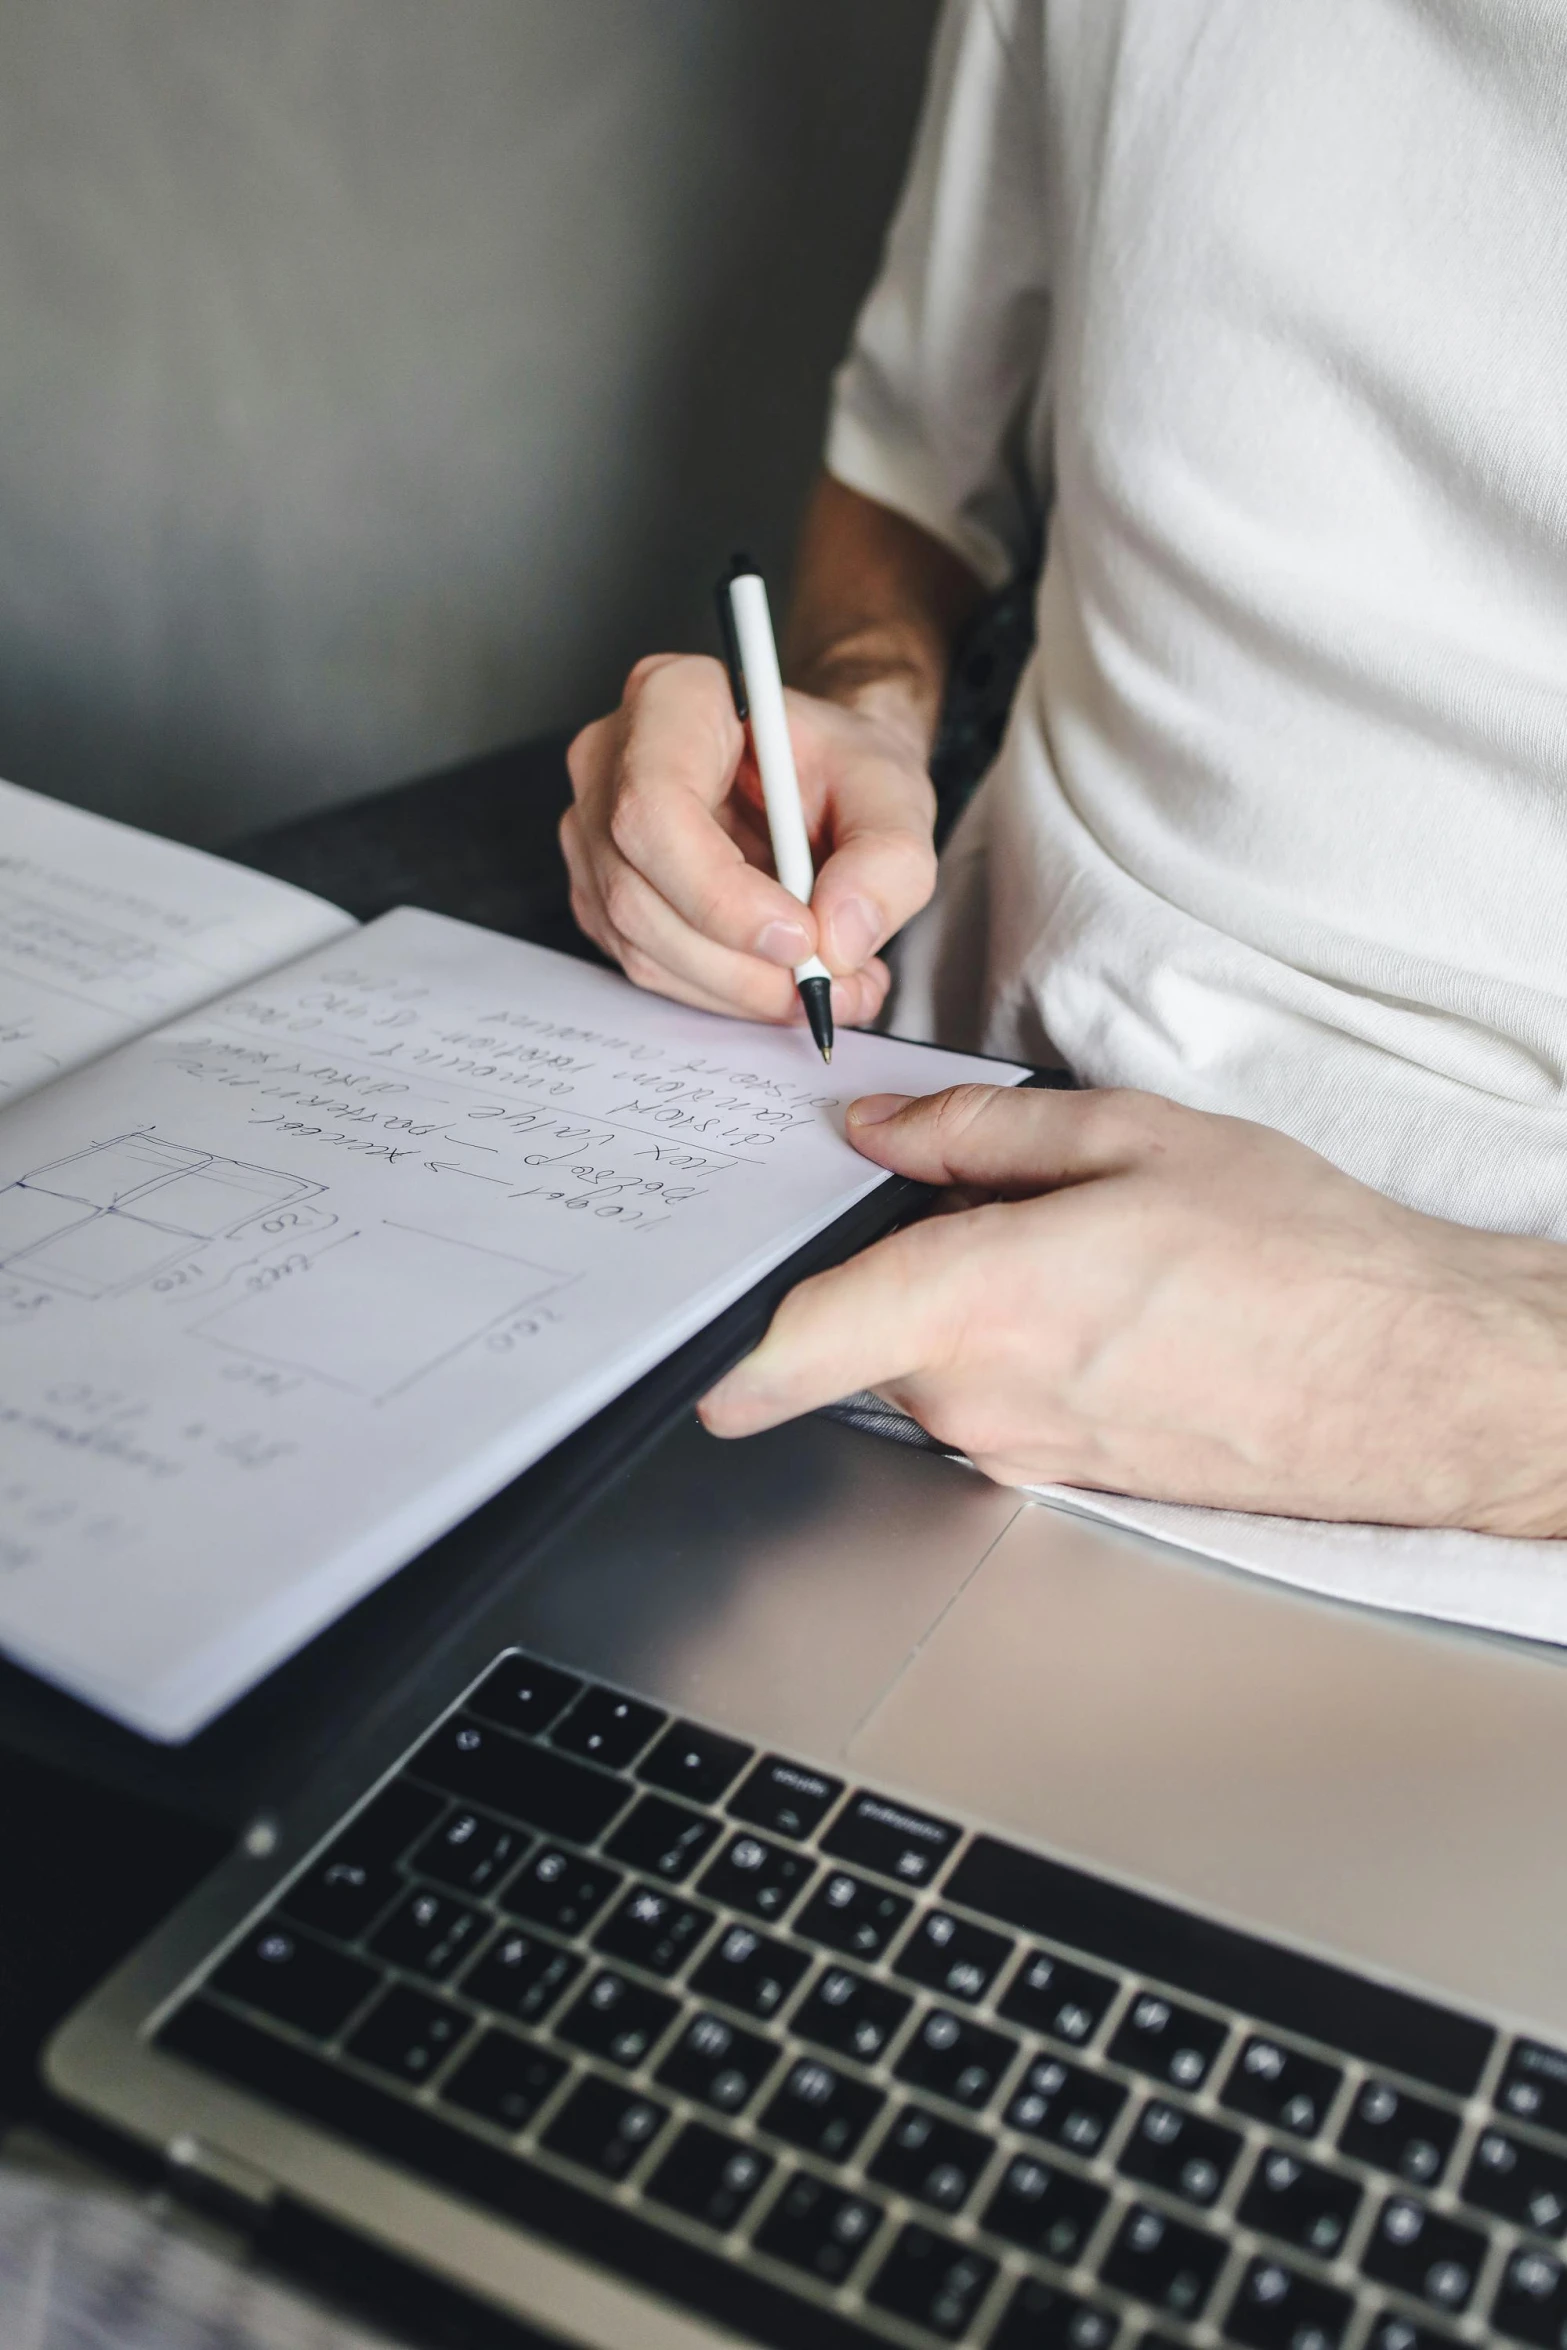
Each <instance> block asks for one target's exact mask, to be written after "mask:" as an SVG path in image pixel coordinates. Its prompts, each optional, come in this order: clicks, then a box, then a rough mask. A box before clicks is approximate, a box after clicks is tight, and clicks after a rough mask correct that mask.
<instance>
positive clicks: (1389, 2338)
mask: <svg viewBox="0 0 1567 2350" xmlns="http://www.w3.org/2000/svg"><path fill="white" fill-rule="evenodd" d="M1554 2339H1555V2337H1554V2336H1553V2337H1552V2340H1553V2342H1554ZM1365 2350H1459V2342H1458V2337H1457V2335H1456V2334H1443V2333H1439V2332H1438V2331H1437V2329H1436V2327H1435V2326H1417V2325H1415V2324H1414V2323H1413V2322H1412V2320H1411V2319H1409V2318H1407V2317H1402V2316H1400V2314H1399V2312H1398V2311H1397V2310H1396V2309H1384V2310H1383V2311H1382V2312H1381V2313H1380V2315H1379V2316H1377V2317H1374V2318H1373V2319H1372V2321H1371V2331H1370V2332H1369V2333H1368V2334H1367V2336H1366V2340H1365Z"/></svg>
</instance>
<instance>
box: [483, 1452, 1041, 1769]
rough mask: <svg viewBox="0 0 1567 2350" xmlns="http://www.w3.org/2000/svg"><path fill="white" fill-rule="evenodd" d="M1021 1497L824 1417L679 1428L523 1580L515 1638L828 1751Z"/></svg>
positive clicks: (805, 1752)
mask: <svg viewBox="0 0 1567 2350" xmlns="http://www.w3.org/2000/svg"><path fill="white" fill-rule="evenodd" d="M1022 1506H1023V1505H1022V1503H1021V1502H1020V1500H1019V1497H1018V1496H1017V1495H1016V1494H1015V1493H1008V1492H1005V1491H1003V1490H1002V1489H1001V1488H1000V1487H998V1486H994V1485H989V1484H987V1483H986V1482H985V1480H984V1479H983V1478H982V1477H976V1476H975V1475H974V1473H973V1471H972V1470H970V1469H963V1468H959V1467H957V1466H955V1465H954V1464H953V1463H952V1462H951V1461H947V1460H942V1459H941V1458H939V1457H938V1456H937V1455H935V1454H931V1453H921V1452H916V1451H913V1450H911V1449H910V1448H908V1447H906V1446H904V1445H900V1444H889V1443H881V1442H878V1441H877V1440H876V1439H875V1438H873V1437H868V1436H864V1435H860V1434H858V1433H856V1432H855V1431H854V1430H852V1429H849V1428H843V1427H839V1426H837V1425H835V1424H834V1423H833V1422H831V1421H828V1420H797V1421H795V1422H793V1423H792V1424H791V1425H790V1426H789V1427H786V1428H779V1429H775V1430H774V1431H773V1433H772V1434H771V1435H767V1436H754V1437H751V1438H750V1439H749V1440H748V1441H747V1442H746V1443H744V1444H720V1443H718V1442H717V1441H716V1439H715V1438H713V1437H710V1436H706V1435H704V1434H703V1432H702V1431H701V1429H700V1428H698V1427H697V1426H696V1424H695V1423H694V1422H692V1423H690V1424H688V1425H687V1426H686V1427H684V1428H681V1429H678V1430H676V1431H675V1432H673V1433H672V1434H671V1435H670V1436H669V1437H667V1438H666V1439H665V1440H664V1442H663V1443H662V1444H660V1445H659V1447H658V1448H657V1450H656V1451H655V1452H654V1453H652V1454H651V1455H650V1456H649V1458H648V1459H647V1460H646V1461H644V1462H643V1463H642V1464H641V1465H640V1466H639V1467H637V1468H636V1469H634V1470H633V1471H631V1473H630V1474H629V1475H628V1476H626V1477H625V1478H624V1479H623V1480H621V1481H620V1483H619V1484H618V1485H617V1486H616V1487H615V1488H614V1489H613V1490H612V1491H611V1492H609V1493H608V1494H606V1495H605V1497H604V1499H603V1501H602V1502H600V1503H599V1504H598V1506H597V1507H596V1508H595V1509H594V1510H593V1512H592V1513H591V1514H590V1515H589V1516H588V1517H587V1518H585V1519H584V1520H583V1521H582V1522H581V1523H580V1524H579V1525H578V1526H576V1527H575V1528H573V1529H572V1531H571V1532H570V1534H568V1535H567V1536H566V1537H564V1538H563V1539H562V1541H561V1542H560V1543H559V1544H558V1545H557V1546H556V1548H555V1550H554V1551H553V1553H552V1554H551V1555H550V1557H549V1558H548V1559H547V1560H546V1561H545V1562H544V1563H543V1565H542V1566H541V1568H540V1570H539V1572H538V1573H537V1574H536V1575H535V1576H534V1577H533V1578H532V1580H531V1581H530V1582H529V1584H528V1585H527V1587H526V1589H525V1592H524V1595H523V1605H522V1608H521V1609H520V1610H519V1612H518V1614H517V1616H516V1617H515V1618H514V1619H513V1620H512V1621H511V1622H510V1623H509V1624H508V1626H507V1632H508V1636H509V1637H510V1638H513V1639H516V1640H518V1641H520V1642H522V1643H523V1644H524V1645H525V1646H529V1647H533V1648H536V1649H538V1650H539V1651H540V1652H541V1653H542V1654H544V1655H545V1656H550V1657H554V1658H557V1659H558V1660H559V1661H560V1662H561V1663H563V1664H568V1665H576V1666H580V1667H581V1668H582V1670H583V1671H585V1672H589V1673H595V1674H600V1675H602V1676H603V1677H604V1678H605V1679H606V1680H611V1681H619V1682H621V1683H623V1684H624V1685H625V1686H626V1687H628V1688H631V1689H635V1690H638V1691H640V1692H641V1693H642V1694H643V1695H644V1696H648V1697H653V1698H657V1699H658V1700H659V1701H660V1702H661V1703H662V1704H665V1705H669V1706H672V1707H675V1708H677V1709H679V1710H680V1711H683V1712H687V1713H693V1714H697V1715H700V1716H701V1717H702V1718H703V1719H705V1720H707V1721H710V1722H714V1723H717V1724H721V1725H722V1726H723V1727H725V1728H728V1729H733V1730H734V1731H735V1732H736V1733H737V1734H738V1735H739V1736H741V1737H743V1738H747V1739H750V1740H752V1741H754V1742H756V1743H765V1744H768V1745H772V1746H776V1747H780V1748H782V1749H783V1750H784V1751H785V1752H793V1753H796V1754H799V1755H800V1756H802V1757H804V1758H807V1759H809V1760H812V1761H815V1762H820V1763H825V1764H831V1763H833V1762H835V1761H837V1760H838V1759H839V1758H840V1757H841V1756H842V1754H843V1752H844V1750H845V1748H846V1746H847V1744H848V1742H849V1740H850V1739H851V1738H852V1736H853V1735H854V1732H855V1730H856V1729H857V1728H858V1727H859V1725H860V1723H861V1722H862V1721H863V1720H864V1719H865V1717H866V1715H867V1714H869V1713H871V1712H872V1711H873V1710H874V1708H875V1707H876V1705H877V1704H878V1702H879V1701H880V1699H881V1698H882V1697H883V1696H884V1695H885V1693H886V1692H887V1690H888V1689H890V1688H891V1687H892V1685H893V1684H894V1682H895V1681H896V1680H897V1678H898V1675H899V1673H900V1672H901V1671H902V1670H903V1669H904V1667H905V1665H906V1664H907V1662H908V1659H909V1657H910V1656H911V1655H912V1654H913V1653H914V1652H915V1651H916V1650H917V1649H918V1647H919V1644H920V1642H921V1640H922V1639H923V1638H924V1637H925V1635H926V1634H927V1632H928V1631H929V1630H930V1627H931V1625H932V1624H934V1623H935V1622H936V1621H937V1620H938V1619H939V1617H940V1616H941V1614H942V1611H943V1610H944V1609H945V1608H946V1607H947V1606H948V1605H949V1604H950V1603H951V1601H952V1599H953V1597H954V1595H955V1594H956V1593H957V1592H959V1591H960V1590H961V1589H962V1588H963V1586H964V1584H965V1583H966V1582H967V1581H968V1579H969V1577H970V1576H971V1575H972V1574H973V1573H974V1571H975V1569H976V1568H977V1567H978V1566H979V1563H980V1561H981V1560H982V1559H983V1558H984V1556H985V1554H986V1552H987V1551H988V1550H989V1549H990V1546H991V1544H992V1543H993V1542H994V1541H995V1539H996V1537H997V1535H998V1534H1000V1533H1001V1532H1002V1530H1003V1529H1004V1528H1005V1527H1006V1526H1007V1525H1008V1524H1009V1522H1010V1521H1011V1520H1012V1519H1013V1518H1015V1517H1016V1516H1017V1515H1018V1513H1019V1510H1020V1509H1021V1508H1022Z"/></svg>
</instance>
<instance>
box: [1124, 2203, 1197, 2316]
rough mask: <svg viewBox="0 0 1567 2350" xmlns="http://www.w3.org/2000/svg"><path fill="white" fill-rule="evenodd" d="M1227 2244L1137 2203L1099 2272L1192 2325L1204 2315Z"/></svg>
mask: <svg viewBox="0 0 1567 2350" xmlns="http://www.w3.org/2000/svg"><path fill="white" fill-rule="evenodd" d="M1225 2251H1226V2246H1225V2243H1224V2240H1223V2238H1222V2237H1220V2236H1210V2235H1209V2234H1208V2232H1207V2230H1206V2229H1205V2228H1191V2227H1187V2226H1186V2224H1185V2222H1184V2221H1182V2220H1178V2219H1168V2218H1166V2216H1165V2214H1164V2213H1163V2212H1162V2211H1154V2210H1152V2209H1151V2208H1150V2206H1149V2205H1148V2204H1146V2203H1134V2204H1133V2205H1132V2208H1131V2210H1130V2211H1129V2212H1128V2213H1127V2214H1126V2217H1125V2218H1124V2219H1123V2220H1122V2222H1121V2224H1120V2226H1119V2228H1117V2230H1116V2233H1115V2241H1114V2243H1113V2244H1112V2245H1111V2246H1110V2250H1109V2252H1108V2253H1107V2254H1106V2256H1105V2259H1104V2261H1103V2263H1102V2264H1101V2267H1100V2270H1099V2273H1100V2275H1101V2276H1102V2277H1103V2278H1104V2281H1105V2283H1106V2284H1107V2285H1113V2286H1114V2287H1115V2290H1116V2291H1117V2292H1118V2293H1125V2294H1127V2295H1129V2296H1130V2298H1131V2299H1132V2300H1134V2301H1145V2302H1146V2303H1147V2304H1148V2306H1149V2308H1151V2309H1166V2310H1168V2311H1169V2313H1170V2315H1171V2316H1172V2317H1180V2318H1184V2319H1185V2320H1186V2322H1187V2323H1188V2325H1190V2324H1192V2323H1193V2322H1194V2321H1195V2320H1196V2319H1197V2318H1199V2317H1200V2316H1201V2315H1202V2312H1203V2308H1204V2306H1205V2304H1206V2302H1207V2299H1208V2296H1209V2294H1210V2293H1211V2292H1212V2291H1213V2284H1214V2279H1215V2277H1217V2275H1218V2273H1219V2271H1220V2269H1221V2268H1222V2267H1223V2265H1224V2255H1225Z"/></svg>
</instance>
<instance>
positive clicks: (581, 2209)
mask: <svg viewBox="0 0 1567 2350" xmlns="http://www.w3.org/2000/svg"><path fill="white" fill-rule="evenodd" d="M158 2046H159V2048H161V2049H164V2050H166V2051H167V2053H168V2054H169V2055H171V2056H178V2057H181V2058H183V2059H184V2060H185V2062H186V2063H188V2064H194V2065H198V2066H200V2067H202V2068H204V2069H205V2070H207V2071H209V2072H214V2073H221V2074H222V2075H223V2077H224V2078H225V2079H226V2080H230V2081H234V2082H237V2083H238V2084H239V2086H240V2087H241V2088H244V2089H247V2090H249V2091H251V2093H252V2094H253V2095H255V2096H258V2097H261V2098H264V2099H265V2100H266V2101H267V2103H268V2104H271V2105H281V2106H283V2107H284V2108H285V2109H286V2110H288V2111H289V2112H291V2113H297V2114H302V2115H304V2116H306V2117H307V2118H308V2119H309V2120H311V2121H314V2122H319V2123H320V2124H321V2125H322V2126H323V2128H325V2129H328V2130H332V2131H334V2132H335V2133H336V2134H337V2135H338V2136H339V2137H340V2138H347V2139H349V2140H351V2141H352V2142H353V2143H354V2144H355V2145H356V2146H359V2147H361V2148H362V2149H363V2150H364V2151H365V2152H367V2153H369V2154H371V2155H373V2156H375V2157H376V2158H377V2159H378V2160H379V2161H382V2162H386V2163H389V2164H391V2165H393V2166H394V2167H395V2168H396V2169H397V2170H399V2171H402V2172H412V2173H414V2174H415V2176H416V2177H417V2178H419V2179H420V2180H422V2181H423V2182H425V2183H427V2184H429V2185H432V2186H436V2187H443V2188H447V2189H449V2190H450V2191H451V2192H452V2193H454V2194H457V2195H461V2196H463V2197H465V2198H466V2200H467V2201H468V2202H470V2203H478V2204H482V2205H483V2206H484V2207H485V2208H486V2209H487V2210H490V2211H493V2212H498V2213H500V2214H501V2216H502V2217H503V2218H505V2219H508V2220H512V2221H514V2222H515V2223H516V2224H517V2225H518V2226H520V2227H524V2228H527V2229H528V2230H529V2231H530V2232H531V2233H532V2234H534V2235H536V2236H539V2237H542V2238H543V2239H544V2241H545V2242H547V2243H550V2244H554V2245H557V2246H559V2247H561V2248H562V2249H564V2250H566V2251H570V2252H574V2253H578V2254H581V2255H582V2256H584V2257H585V2258H587V2259H589V2260H591V2261H592V2262H593V2263H594V2264H595V2265H596V2266H598V2267H602V2268H607V2269H610V2270H612V2271H613V2272H614V2273H615V2274H616V2275H618V2276H621V2277H624V2278H626V2279H628V2280H629V2281H630V2282H631V2283H633V2284H637V2285H641V2286H645V2287H646V2288H647V2289H648V2290H649V2291H651V2292H654V2293H659V2294H662V2295H663V2296H665V2298H667V2299H668V2300H670V2301H673V2302H676V2303H678V2304H680V2305H682V2306H683V2307H685V2308H687V2309H689V2310H692V2311H694V2312H697V2313H699V2314H700V2315H702V2316H704V2317H710V2318H713V2319H716V2320H717V2321H718V2323H720V2324H721V2325H724V2326H727V2327H728V2328H729V2329H730V2330H731V2331H732V2332H734V2333H738V2334H742V2335H745V2336H747V2337H748V2338H749V2339H750V2340H751V2341H754V2342H759V2343H764V2344H766V2345H767V2350H886V2344H885V2341H884V2339H883V2337H881V2336H880V2335H877V2334H871V2333H867V2332H866V2331H865V2330H864V2328H863V2327H861V2326H857V2325H852V2324H850V2322H849V2321H848V2320H847V2319H846V2318H841V2317H835V2316H834V2315H833V2314H832V2313H831V2311H829V2310H825V2309H823V2308H821V2307H820V2305H819V2304H816V2303H811V2302H806V2301H799V2300H796V2299H795V2297H794V2295H793V2294H792V2293H788V2292H786V2291H784V2290H783V2288H782V2287H780V2286H777V2285H772V2284H769V2283H768V2282H767V2281H766V2279H765V2278H761V2277H758V2276H756V2275H754V2274H752V2273H751V2272H749V2271H748V2270H746V2269H745V2268H744V2267H742V2266H741V2264H740V2263H739V2262H737V2261H727V2260H721V2259H719V2258H717V2257H716V2256H715V2255H714V2254H712V2253H709V2252H704V2251H702V2250H701V2249H700V2248H699V2247H698V2246H697V2245H695V2244H693V2243H691V2242H690V2241H689V2240H688V2239H685V2238H682V2237H679V2236H675V2235H670V2234H666V2233H665V2232H664V2231H663V2230H662V2229H661V2228H656V2227H653V2226H651V2225H650V2224H649V2223H648V2221H646V2220H643V2219H638V2218H637V2217H636V2216H635V2214H634V2213H632V2212H629V2211H627V2210H626V2209H625V2208H624V2206H623V2205H620V2204H615V2203H610V2202H601V2201H600V2200H599V2198H598V2197H597V2196H596V2195H592V2194H589V2193H587V2192H586V2191H585V2190H584V2189H582V2188H580V2187H574V2186H572V2185H571V2184H570V2182H569V2181H568V2180H565V2179H562V2178H558V2177H556V2176H555V2174H554V2173H553V2172H550V2171H547V2170H544V2169H542V2168H541V2167H540V2166H539V2165H537V2164H535V2163H531V2162H529V2161H528V2160H527V2159H526V2157H524V2156H521V2155H516V2154H508V2153H506V2152H504V2151H503V2150H502V2149H501V2148H499V2147H497V2146H491V2145H488V2144H486V2143H485V2142H484V2141H483V2140H482V2139H480V2138H477V2137H474V2136H471V2135H470V2134H469V2133H468V2132H467V2131H466V2130H463V2129H460V2128H456V2127H454V2126H453V2125H452V2124H451V2123H449V2122H446V2121H443V2120H442V2118H441V2117H440V2115H439V2114H437V2113H434V2112H432V2111H431V2110H430V2109H429V2107H427V2106H422V2105H415V2104H413V2103H411V2102H410V2101H409V2100H408V2099H406V2098H402V2097H398V2096H395V2095H393V2094H392V2093H391V2092H390V2091H388V2090H384V2089H378V2088H376V2087H375V2086H374V2085H373V2084H372V2083H371V2082H369V2081H363V2080H360V2079H358V2078H357V2077H356V2076H354V2075H352V2074H350V2073H347V2072H343V2071H339V2070H338V2068H337V2067H336V2066H335V2065H332V2064H329V2063H327V2062H326V2061H325V2060H324V2059H323V2058H321V2057H319V2056H313V2055H312V2054H311V2053H310V2052H309V2051H308V2050H307V2049H303V2048H299V2047H296V2046H295V2045H294V2044H293V2043H292V2042H290V2041H285V2040H282V2039H276V2038H274V2037H273V2035H272V2034H271V2033H270V2032H264V2031H259V2030H258V2029H257V2028H256V2026H255V2025H253V2024H248V2023H245V2022H243V2021H241V2019H240V2018H239V2017H238V2016H235V2015H231V2014H230V2013H229V2012H228V2010H227V2009H226V2008H221V2007H218V2006H216V2005H213V2004H210V2003H209V2002H208V2001H206V2000H193V2001H191V2002H190V2003H189V2004H187V2005H186V2006H185V2007H183V2008H182V2009H181V2010H180V2011H179V2013H178V2014H177V2015H175V2016H174V2017H173V2018H171V2020H170V2021H169V2022H168V2023H167V2024H165V2026H164V2027H163V2030H162V2031H161V2032H160V2033H159V2034H158ZM278 2184H279V2186H281V2187H282V2188H284V2189H285V2190H287V2189H288V2188H289V2181H288V2180H287V2179H280V2180H279V2181H278Z"/></svg>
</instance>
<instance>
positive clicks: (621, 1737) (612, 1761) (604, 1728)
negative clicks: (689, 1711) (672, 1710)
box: [550, 1689, 669, 1771]
mask: <svg viewBox="0 0 1567 2350" xmlns="http://www.w3.org/2000/svg"><path fill="white" fill-rule="evenodd" d="M668 1719H669V1716H668V1715H667V1714H666V1713H665V1712H664V1710H663V1708H662V1707H661V1706H656V1705H643V1704H642V1702H641V1701H640V1699H638V1698H635V1697H622V1696H621V1695H620V1693H619V1692H618V1690H614V1689H584V1691H583V1692H582V1695H581V1696H580V1697H579V1698H578V1700H577V1702H576V1704H575V1705H574V1706H573V1707H572V1709H571V1711H570V1713H568V1714H566V1715H565V1716H564V1717H563V1718H562V1719H561V1720H560V1721H558V1722H557V1723H556V1724H555V1727H554V1729H553V1731H552V1732H551V1733H550V1744H551V1745H552V1746H563V1747H564V1748H565V1749H566V1752H567V1753H568V1754H580V1755H581V1756H583V1758H584V1759H585V1760H586V1761H588V1762H596V1763H602V1764H603V1766H604V1768H605V1770H606V1771H619V1770H624V1768H625V1766H626V1764H627V1763H629V1762H632V1761H634V1760H635V1758H636V1756H638V1755H639V1754H640V1753H641V1752H642V1749H643V1747H644V1746H646V1744H647V1742H648V1740H649V1739H650V1738H651V1737H652V1735H653V1733H654V1731H655V1730H657V1729H659V1728H661V1727H662V1725H663V1724H664V1723H665V1722H666V1721H667V1720H668Z"/></svg>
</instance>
